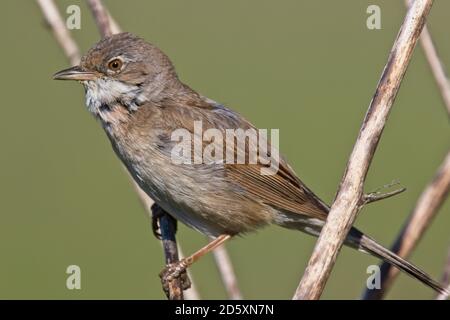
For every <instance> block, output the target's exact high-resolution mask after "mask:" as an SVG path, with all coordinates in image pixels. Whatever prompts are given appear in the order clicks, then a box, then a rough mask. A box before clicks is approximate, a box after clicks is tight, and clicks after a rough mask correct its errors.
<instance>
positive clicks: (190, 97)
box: [54, 33, 445, 292]
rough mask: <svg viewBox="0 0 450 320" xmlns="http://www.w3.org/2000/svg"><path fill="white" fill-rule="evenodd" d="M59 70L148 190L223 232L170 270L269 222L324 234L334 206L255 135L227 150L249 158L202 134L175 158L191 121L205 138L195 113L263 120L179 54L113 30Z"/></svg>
mask: <svg viewBox="0 0 450 320" xmlns="http://www.w3.org/2000/svg"><path fill="white" fill-rule="evenodd" d="M54 79H58V80H78V81H80V82H81V83H82V84H83V86H84V88H85V93H86V105H87V107H88V109H89V111H90V112H91V113H92V114H93V115H94V116H95V117H96V118H97V119H98V120H99V121H100V123H101V124H102V126H103V128H104V130H105V132H106V134H107V136H108V138H109V139H110V141H111V144H112V147H113V149H114V151H115V152H116V154H117V156H118V157H119V158H120V159H121V160H122V162H123V163H124V164H125V166H126V167H127V169H128V170H129V172H130V173H131V175H132V176H133V178H134V180H135V181H136V182H137V184H138V185H139V186H140V187H141V188H142V190H144V191H145V192H146V193H147V194H148V195H149V196H150V197H151V198H152V199H153V200H154V201H155V202H156V203H157V204H158V205H159V206H160V207H161V208H162V209H164V210H165V211H166V212H168V213H169V214H170V215H171V216H173V217H174V218H175V219H178V220H180V221H182V222H183V223H185V224H186V225H188V226H190V227H192V228H194V229H196V230H198V231H200V232H202V233H204V234H206V235H209V236H212V237H214V238H215V240H213V241H212V242H211V243H210V244H209V245H208V246H207V247H205V248H202V249H201V250H199V251H198V252H196V253H194V254H193V255H192V256H190V257H188V258H187V259H183V260H181V261H180V262H179V263H177V264H175V265H171V266H169V268H168V269H167V270H166V271H167V272H166V273H165V277H166V278H167V279H171V278H173V277H176V276H178V275H179V274H180V273H181V272H183V271H184V270H185V269H186V268H187V267H188V266H189V265H190V264H192V263H193V262H194V261H195V260H197V259H198V258H199V257H200V256H202V255H203V254H205V253H206V252H208V251H210V250H212V249H214V248H216V247H217V246H219V245H220V244H222V243H223V242H225V241H226V240H227V239H229V238H231V237H232V236H235V235H238V234H242V233H246V232H250V231H254V230H256V229H258V228H260V227H263V226H265V225H269V224H277V225H280V226H282V227H285V228H290V229H296V230H300V231H303V232H306V233H309V234H312V235H314V236H317V235H318V234H319V233H320V231H321V228H322V226H323V225H324V221H325V220H326V218H327V214H328V211H329V207H328V206H327V205H326V204H325V203H324V202H323V201H321V200H320V199H319V198H318V197H317V196H316V195H315V194H314V193H313V192H312V191H311V190H309V189H308V188H307V187H306V186H305V184H304V183H302V181H300V179H299V178H298V177H297V176H296V174H295V173H294V171H293V170H292V168H291V167H290V166H289V165H288V164H287V162H286V161H285V160H284V159H283V158H280V159H278V161H277V169H278V170H277V171H276V172H275V173H273V174H263V173H262V170H263V169H264V168H267V163H262V161H257V162H256V163H255V162H250V161H249V160H248V159H249V158H250V156H249V154H250V151H251V146H250V145H249V146H244V147H242V145H237V144H236V145H235V144H234V143H230V142H229V141H228V140H227V142H226V143H225V146H224V153H223V154H221V155H225V154H227V152H230V151H231V154H232V155H233V159H235V158H234V156H235V155H236V154H239V153H240V152H243V153H244V154H245V155H246V158H245V159H247V160H246V161H245V163H233V162H232V161H231V163H230V162H229V161H223V159H224V158H222V161H217V158H218V157H217V156H219V154H218V152H217V151H216V153H215V154H214V152H212V153H210V154H209V156H208V155H206V159H205V152H204V151H205V148H206V147H207V143H206V142H205V141H204V140H200V141H201V142H200V144H201V148H200V149H201V150H198V148H196V147H195V145H194V144H195V143H194V144H189V146H193V149H194V150H193V152H189V154H188V157H187V158H188V159H187V160H193V161H184V160H186V159H185V158H184V160H183V159H182V160H183V161H181V162H180V161H175V160H180V158H178V159H177V155H175V157H174V150H175V149H176V148H177V147H178V146H179V141H175V140H174V139H173V137H174V132H179V130H180V129H182V130H183V132H188V133H190V134H191V135H192V136H193V137H194V140H195V139H196V138H199V137H198V133H197V132H196V129H195V126H196V124H195V122H200V121H201V125H202V128H203V130H207V129H215V130H216V131H215V133H216V134H217V133H222V134H223V136H226V132H227V130H230V129H234V130H236V129H243V130H248V129H255V128H254V126H253V125H252V124H251V123H249V122H248V121H246V120H245V119H244V118H242V117H241V116H240V115H238V114H237V113H236V112H234V111H232V110H231V109H228V108H227V107H225V106H223V105H221V104H219V103H217V102H215V101H213V100H211V99H208V98H206V97H204V96H201V95H200V94H198V93H197V92H196V91H194V90H192V89H191V88H189V87H188V86H187V85H185V84H183V83H182V82H181V81H180V80H179V79H178V76H177V74H176V72H175V69H174V67H173V65H172V63H171V61H170V60H169V58H168V57H167V56H166V55H165V54H164V53H163V52H162V51H161V50H159V49H158V48H157V47H155V46H154V45H152V44H150V43H148V42H146V41H144V40H143V39H140V38H138V37H136V36H134V35H132V34H130V33H120V34H116V35H113V36H110V37H107V38H105V39H103V40H101V41H100V42H98V43H97V44H96V45H95V46H94V47H93V48H91V49H90V50H89V51H88V53H87V54H86V55H85V56H84V57H83V58H82V59H81V62H80V65H78V66H74V67H72V68H69V69H66V70H62V71H60V72H58V73H56V74H55V75H54ZM177 130H178V131H177ZM197 141H198V140H197ZM233 142H234V140H233ZM214 143H218V142H217V141H214ZM260 143H261V141H260ZM215 146H218V145H217V144H216V145H215ZM215 150H220V149H215ZM270 150H271V151H272V150H273V149H270ZM191 151H192V150H191ZM271 151H270V152H271ZM270 152H268V154H269V155H271V154H270ZM175 154H176V153H175ZM198 156H203V158H202V161H200V162H198V161H195V160H196V159H197V158H198ZM219 158H220V157H219ZM227 160H228V158H227ZM346 244H347V245H349V246H351V247H353V248H356V249H359V250H360V251H363V252H366V253H369V254H372V255H374V256H376V257H379V258H381V259H383V260H385V261H387V262H389V263H390V264H392V265H394V266H396V267H398V268H399V269H401V270H403V271H405V272H406V273H408V274H409V275H411V276H413V277H415V278H417V279H418V280H420V281H421V282H423V283H425V284H426V285H428V286H430V287H431V288H433V289H435V290H437V291H439V292H444V291H445V290H444V289H443V288H442V287H441V286H440V285H439V283H437V282H436V281H434V280H433V279H431V277H430V276H428V275H427V274H426V273H425V272H423V271H422V270H420V269H419V268H417V267H416V266H414V265H413V264H411V263H409V262H407V261H405V260H404V259H402V258H400V257H399V256H397V255H396V254H394V253H393V252H391V251H389V250H388V249H386V248H384V247H383V246H381V245H380V244H378V243H377V242H375V241H374V240H373V239H372V238H370V237H368V236H366V235H365V234H363V233H362V232H360V231H359V230H357V229H356V228H352V229H351V230H350V232H349V234H348V236H347V239H346Z"/></svg>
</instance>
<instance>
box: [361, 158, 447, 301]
mask: <svg viewBox="0 0 450 320" xmlns="http://www.w3.org/2000/svg"><path fill="white" fill-rule="evenodd" d="M449 190H450V151H449V152H448V153H447V156H446V157H445V159H444V162H443V163H442V164H441V166H440V167H439V169H438V171H437V172H436V175H435V176H434V178H433V180H432V181H431V182H430V183H429V184H428V186H427V187H426V189H425V190H424V191H423V193H422V194H421V195H420V197H419V199H418V200H417V203H416V206H415V208H414V210H413V211H412V212H411V214H410V216H409V218H408V220H407V221H406V223H405V225H404V226H403V229H402V231H401V232H400V234H399V236H398V238H397V240H395V243H394V245H393V246H392V248H391V251H393V252H395V253H396V254H397V255H399V256H400V257H402V258H405V259H406V258H408V256H409V255H410V254H411V252H412V251H413V249H414V248H415V247H416V246H417V244H418V242H419V240H420V239H421V238H422V236H423V234H424V233H425V231H426V229H427V227H428V226H429V224H430V223H431V221H432V220H433V218H434V217H435V216H436V214H437V213H438V211H439V208H440V207H441V206H442V204H443V203H444V201H445V199H446V197H447V195H448V193H449ZM380 272H381V273H380V277H381V289H379V290H366V291H365V293H364V295H363V299H370V300H375V299H381V298H382V297H383V296H384V295H385V294H386V292H387V291H388V290H389V288H390V287H391V286H392V283H393V281H394V280H395V278H396V277H397V275H398V273H399V270H398V269H396V268H393V267H392V266H391V265H390V264H388V263H385V262H383V263H382V264H381V266H380Z"/></svg>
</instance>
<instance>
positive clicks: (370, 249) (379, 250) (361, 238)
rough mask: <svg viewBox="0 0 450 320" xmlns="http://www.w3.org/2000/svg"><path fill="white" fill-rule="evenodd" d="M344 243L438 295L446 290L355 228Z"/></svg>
mask: <svg viewBox="0 0 450 320" xmlns="http://www.w3.org/2000/svg"><path fill="white" fill-rule="evenodd" d="M346 242H347V244H348V245H350V246H352V247H357V248H358V249H359V250H361V251H364V252H366V253H369V254H372V255H374V256H376V257H378V258H380V259H383V260H384V261H386V262H388V263H390V264H391V265H393V266H395V267H397V268H399V269H400V270H402V271H404V272H406V273H407V274H409V275H410V276H412V277H414V278H416V279H417V280H419V281H420V282H422V283H424V284H425V285H427V286H429V287H431V288H432V289H434V290H436V291H437V292H439V293H446V292H447V289H444V288H443V287H442V286H441V285H440V284H439V283H438V282H437V281H435V280H433V279H432V278H431V277H430V276H429V275H428V274H426V273H425V272H424V271H422V270H421V269H419V268H418V267H416V266H415V265H413V264H412V263H410V262H408V261H406V260H404V259H402V258H401V257H399V256H398V255H396V254H395V253H393V252H392V251H390V250H389V249H386V248H385V247H383V246H382V245H380V244H378V243H377V242H376V241H375V240H373V239H372V238H370V237H369V236H367V235H365V234H363V233H362V232H361V231H359V230H358V229H356V228H352V229H351V230H350V232H349V234H348V236H347V239H346Z"/></svg>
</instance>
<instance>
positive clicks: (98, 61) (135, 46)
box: [53, 32, 179, 115]
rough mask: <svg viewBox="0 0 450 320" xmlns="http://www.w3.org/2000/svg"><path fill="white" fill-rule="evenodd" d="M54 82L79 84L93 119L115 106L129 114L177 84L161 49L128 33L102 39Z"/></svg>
mask: <svg viewBox="0 0 450 320" xmlns="http://www.w3.org/2000/svg"><path fill="white" fill-rule="evenodd" d="M53 79H56V80H78V81H80V82H81V83H82V84H83V85H84V87H85V90H86V105H87V106H88V109H89V110H90V111H91V112H92V113H94V114H96V115H98V114H99V112H101V109H102V108H103V109H106V110H107V109H108V108H109V109H111V110H112V109H114V108H116V107H118V106H120V107H122V108H123V107H125V108H127V109H128V111H129V112H132V111H134V110H136V109H137V108H139V106H140V105H142V104H143V103H145V102H147V101H149V100H155V101H156V100H158V99H162V98H163V97H164V96H165V95H167V94H170V92H169V91H170V89H171V88H173V87H175V86H177V83H178V82H179V81H178V77H177V75H176V73H175V69H174V67H173V64H172V63H171V61H170V60H169V58H168V57H167V56H166V55H165V54H164V53H163V52H162V51H161V50H160V49H158V48H157V47H156V46H154V45H152V44H150V43H148V42H146V41H145V40H143V39H141V38H139V37H136V36H134V35H132V34H131V33H128V32H125V33H119V34H115V35H112V36H110V37H107V38H104V39H102V40H101V41H99V42H98V43H97V44H95V45H94V46H93V47H92V48H91V49H90V50H89V51H88V52H87V53H86V54H85V55H84V56H83V57H82V58H81V62H80V64H79V65H77V66H74V67H71V68H68V69H65V70H62V71H59V72H57V73H56V74H55V75H54V76H53Z"/></svg>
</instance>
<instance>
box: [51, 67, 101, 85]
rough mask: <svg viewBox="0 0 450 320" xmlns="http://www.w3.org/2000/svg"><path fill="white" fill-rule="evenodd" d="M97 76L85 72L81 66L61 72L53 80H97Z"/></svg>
mask: <svg viewBox="0 0 450 320" xmlns="http://www.w3.org/2000/svg"><path fill="white" fill-rule="evenodd" d="M96 78H97V77H96V74H95V73H94V72H89V71H83V70H81V68H80V67H79V66H74V67H71V68H68V69H64V70H61V71H59V72H57V73H55V74H54V75H53V80H78V81H86V80H95V79H96Z"/></svg>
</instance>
